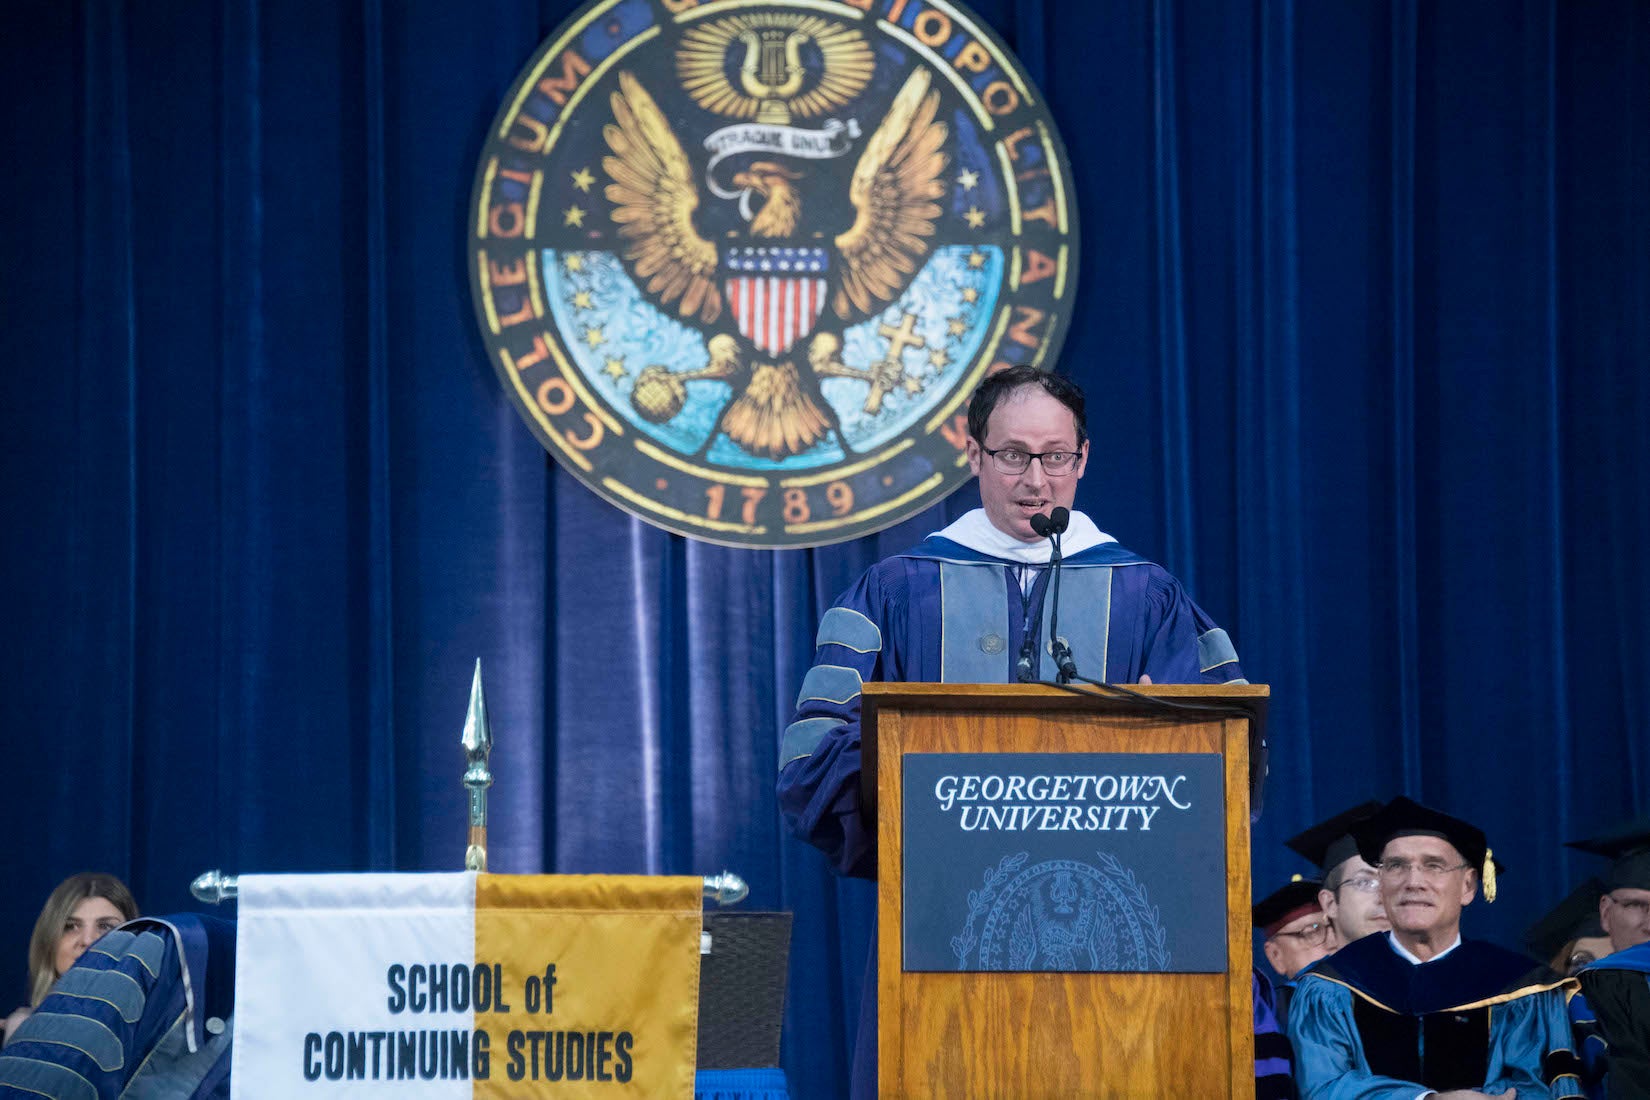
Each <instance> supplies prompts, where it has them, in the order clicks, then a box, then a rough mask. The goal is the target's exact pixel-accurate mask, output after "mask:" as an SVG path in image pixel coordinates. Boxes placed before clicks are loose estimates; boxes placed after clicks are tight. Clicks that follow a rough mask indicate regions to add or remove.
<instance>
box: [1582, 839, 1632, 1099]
mask: <svg viewBox="0 0 1650 1100" xmlns="http://www.w3.org/2000/svg"><path fill="white" fill-rule="evenodd" d="M1569 847H1571V848H1579V849H1580V850H1581V851H1584V852H1592V853H1593V854H1595V855H1601V856H1607V857H1609V858H1610V859H1612V860H1613V861H1614V862H1612V863H1611V865H1610V869H1609V871H1607V872H1605V874H1604V878H1603V882H1602V886H1601V892H1600V897H1599V901H1598V919H1599V924H1600V926H1601V927H1602V928H1603V930H1604V932H1605V934H1606V935H1607V936H1609V937H1610V948H1611V953H1610V954H1608V955H1605V956H1604V957H1603V958H1601V959H1598V960H1597V961H1596V962H1593V963H1590V964H1588V965H1587V966H1585V967H1583V968H1582V969H1581V971H1580V972H1579V974H1578V975H1577V976H1578V977H1579V978H1580V979H1581V991H1582V994H1583V996H1580V997H1576V998H1574V999H1573V1000H1572V1001H1571V1002H1570V1013H1571V1018H1572V1019H1573V1020H1574V1021H1575V1022H1576V1028H1577V1034H1578V1035H1585V1034H1586V1033H1587V1029H1588V1027H1589V1026H1591V1027H1593V1028H1595V1029H1596V1032H1597V1036H1598V1038H1599V1039H1600V1040H1602V1045H1603V1048H1604V1058H1603V1061H1602V1064H1600V1062H1599V1061H1598V1060H1597V1059H1594V1058H1590V1057H1589V1058H1588V1059H1587V1062H1588V1065H1587V1069H1588V1073H1589V1075H1590V1076H1602V1077H1603V1084H1604V1089H1603V1092H1602V1095H1604V1096H1608V1097H1610V1098H1611V1100H1615V1098H1616V1097H1622V1096H1630V1097H1631V1096H1636V1097H1650V820H1643V821H1637V822H1633V823H1631V824H1629V825H1626V826H1623V827H1621V828H1618V829H1615V830H1613V831H1611V832H1609V833H1606V834H1604V835H1603V836H1598V837H1593V838H1592V839H1590V840H1578V841H1573V842H1571V843H1570V845H1569ZM1593 1046H1594V1044H1593V1043H1591V1042H1589V1043H1588V1044H1587V1046H1586V1047H1584V1048H1583V1053H1584V1054H1588V1055H1590V1054H1592V1053H1593V1051H1592V1047H1593Z"/></svg>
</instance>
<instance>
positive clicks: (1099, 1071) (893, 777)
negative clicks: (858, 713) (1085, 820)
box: [862, 683, 1268, 1100]
mask: <svg viewBox="0 0 1650 1100" xmlns="http://www.w3.org/2000/svg"><path fill="white" fill-rule="evenodd" d="M1132 690H1139V691H1141V692H1143V693H1145V694H1149V695H1151V696H1153V697H1156V698H1160V699H1164V700H1173V701H1176V702H1184V703H1194V704H1200V705H1204V706H1209V707H1211V708H1213V709H1212V710H1209V711H1197V710H1179V711H1167V710H1165V709H1163V708H1161V707H1155V706H1152V705H1151V704H1149V703H1144V702H1142V701H1139V700H1133V699H1118V698H1109V697H1104V696H1100V695H1081V696H1080V695H1076V694H1073V693H1071V692H1067V691H1061V690H1058V689H1056V688H1051V687H1043V686H1039V685H1035V684H1012V685H957V684H883V683H868V684H866V685H865V693H864V701H863V717H862V730H863V738H864V754H865V755H864V771H863V778H864V782H865V786H866V790H865V794H866V796H867V799H866V803H867V805H868V806H871V807H872V808H873V812H874V813H875V815H876V817H877V867H878V887H877V919H878V926H877V927H878V931H877V937H878V938H877V949H878V965H877V996H878V1003H879V1008H878V1020H877V1051H878V1069H877V1074H878V1095H880V1096H883V1097H912V1098H915V1097H968V1098H984V1097H1003V1098H1013V1100H1030V1098H1033V1097H1062V1098H1066V1097H1079V1096H1083V1097H1088V1096H1117V1097H1159V1096H1165V1097H1166V1096H1183V1097H1197V1098H1199V1100H1212V1098H1215V1097H1252V1096H1253V1095H1254V1031H1253V1027H1254V1022H1253V999H1252V991H1251V976H1250V971H1251V962H1250V960H1251V952H1252V949H1251V943H1250V917H1249V906H1250V883H1249V813H1250V801H1251V800H1250V791H1251V774H1250V758H1251V753H1250V746H1251V738H1252V737H1254V738H1255V741H1254V743H1256V744H1259V743H1261V742H1260V741H1259V739H1258V734H1259V728H1260V725H1261V723H1262V721H1263V720H1264V711H1265V706H1266V700H1267V695H1268V689H1267V688H1265V687H1264V686H1254V685H1227V686H1221V687H1209V686H1194V685H1184V686H1170V685H1159V686H1150V687H1145V688H1140V689H1132ZM1007 752H1013V753H1028V752H1035V753H1202V754H1218V755H1219V756H1220V757H1221V758H1222V763H1223V766H1224V775H1225V784H1224V794H1225V798H1224V802H1225V814H1224V818H1225V853H1226V920H1225V934H1226V944H1225V958H1226V963H1227V965H1226V971H1225V973H1105V972H1066V973H1052V972H1007V971H992V972H962V971H957V972H921V973H919V972H907V971H906V970H905V969H904V965H903V957H902V955H903V950H904V944H903V939H902V931H903V928H904V919H905V913H904V910H903V906H904V889H903V886H904V870H905V867H904V862H903V853H902V822H903V820H904V817H903V802H902V770H903V757H904V755H905V754H906V753H1007Z"/></svg>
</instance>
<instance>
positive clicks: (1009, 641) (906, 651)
mask: <svg viewBox="0 0 1650 1100" xmlns="http://www.w3.org/2000/svg"><path fill="white" fill-rule="evenodd" d="M1026 569H1030V570H1032V571H1033V572H1034V573H1035V580H1034V581H1033V582H1032V583H1031V584H1029V586H1027V585H1023V584H1022V571H1023V570H1026ZM1048 588H1049V569H1048V567H1047V566H1024V565H1022V564H1021V563H1018V562H1014V561H1009V560H1007V559H1003V558H997V557H993V556H991V555H988V554H984V553H981V552H980V551H978V550H974V549H970V548H969V547H966V546H963V545H961V544H960V543H957V542H953V541H951V540H950V539H948V538H944V537H942V536H940V535H930V536H929V537H928V538H927V539H924V540H923V541H922V543H920V544H919V545H918V546H917V547H916V548H915V549H913V550H910V551H907V552H906V553H904V554H899V555H896V556H895V557H891V558H887V559H885V560H883V561H881V562H879V563H877V564H876V565H874V566H872V567H871V568H870V569H869V570H867V571H866V573H865V574H864V575H863V576H861V577H860V579H859V580H858V581H857V582H856V583H855V584H854V585H853V587H851V588H850V589H848V591H846V592H844V593H843V594H842V595H841V596H839V597H838V598H837V601H836V603H835V604H834V605H833V606H832V607H831V608H830V610H828V611H826V612H825V614H824V616H823V617H822V618H821V619H820V623H819V634H818V639H817V646H818V648H817V650H816V651H815V655H814V664H813V667H812V668H811V669H809V670H808V674H807V676H806V677H805V678H804V679H803V681H802V688H801V690H800V691H799V692H798V693H797V700H796V712H795V715H794V717H793V718H792V721H791V723H790V725H789V726H788V727H786V730H785V733H784V737H783V740H782V742H781V744H780V754H779V761H780V771H779V785H778V796H779V807H780V812H781V813H782V814H783V815H784V817H785V820H786V823H787V824H788V825H789V827H790V830H791V832H793V833H794V834H795V835H797V836H798V837H801V838H802V839H804V840H806V841H808V843H810V844H812V845H814V846H815V847H817V848H819V849H820V850H822V851H823V852H824V853H825V855H826V857H827V858H828V859H829V860H830V862H831V866H832V867H833V868H834V869H835V870H836V871H837V872H838V873H840V874H844V875H856V876H860V877H864V878H874V877H875V876H876V836H875V834H874V832H873V831H872V830H870V829H869V828H867V825H866V821H865V817H864V814H863V812H862V808H861V804H860V790H859V776H860V727H859V714H860V689H861V687H862V686H863V685H864V684H865V682H866V681H869V680H881V681H894V682H905V683H949V684H980V683H984V684H1003V683H1010V682H1012V681H1014V680H1015V679H1016V677H1015V675H1014V668H1015V663H1016V661H1017V660H1018V659H1019V657H1020V654H1021V646H1022V642H1023V640H1024V639H1025V638H1026V637H1027V636H1028V635H1029V636H1030V637H1033V638H1035V639H1037V645H1036V646H1035V647H1034V650H1033V662H1034V666H1035V678H1037V679H1050V678H1052V676H1053V672H1054V669H1053V660H1052V658H1050V657H1049V655H1048V620H1047V615H1046V613H1045V606H1044V605H1045V603H1046V602H1047V601H1046V597H1047V593H1048ZM1058 629H1059V633H1060V636H1061V637H1062V638H1064V639H1066V641H1067V642H1068V643H1069V644H1070V646H1071V651H1072V656H1073V659H1074V661H1075V663H1076V665H1077V670H1078V672H1080V673H1081V674H1082V675H1084V676H1087V677H1090V678H1092V679H1095V680H1101V681H1104V682H1108V683H1129V684H1132V683H1137V682H1139V680H1140V677H1141V676H1142V674H1145V675H1149V676H1150V677H1151V678H1152V682H1153V683H1158V684H1226V683H1241V682H1243V671H1242V669H1241V668H1239V666H1238V660H1237V652H1236V651H1235V650H1234V649H1233V647H1232V643H1231V641H1230V639H1229V638H1228V637H1227V635H1226V632H1225V631H1224V630H1222V629H1221V628H1220V627H1218V626H1216V625H1215V623H1214V622H1213V621H1212V620H1211V619H1210V618H1209V616H1208V615H1206V614H1205V613H1204V612H1203V610H1202V609H1201V608H1200V607H1198V606H1197V604H1195V603H1193V602H1192V599H1191V597H1190V596H1188V595H1187V594H1186V591H1185V589H1183V588H1182V587H1181V586H1180V582H1179V581H1177V580H1175V579H1174V577H1172V576H1170V575H1169V574H1168V572H1166V571H1165V570H1164V569H1163V568H1161V567H1160V566H1157V565H1154V564H1152V563H1151V562H1149V561H1146V560H1145V559H1143V558H1141V557H1139V556H1137V555H1135V554H1133V553H1131V552H1129V551H1127V550H1125V549H1123V548H1122V547H1120V546H1118V545H1117V544H1116V543H1114V542H1107V543H1102V544H1100V545H1098V546H1093V547H1090V548H1088V549H1085V550H1083V551H1081V552H1080V553H1075V554H1072V555H1071V556H1070V557H1068V558H1066V559H1065V564H1064V567H1063V570H1062V576H1061V579H1060V607H1059V624H1058ZM875 942H876V941H875V938H874V937H873V939H872V944H873V945H874V944H875ZM869 966H870V973H869V977H868V979H867V981H866V983H865V996H864V1001H863V1003H862V1006H861V1013H860V1028H859V1039H858V1042H857V1044H856V1048H855V1059H854V1081H853V1085H854V1091H853V1095H854V1096H856V1097H859V1096H873V1095H875V1092H876V1067H875V1061H874V1054H875V1050H876V973H875V972H876V959H875V947H874V946H873V949H872V958H871V960H870V963H869Z"/></svg>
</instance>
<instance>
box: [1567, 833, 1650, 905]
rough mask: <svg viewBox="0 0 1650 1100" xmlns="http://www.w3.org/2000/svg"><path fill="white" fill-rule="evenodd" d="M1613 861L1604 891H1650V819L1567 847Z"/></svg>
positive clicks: (1607, 873) (1578, 841) (1606, 875)
mask: <svg viewBox="0 0 1650 1100" xmlns="http://www.w3.org/2000/svg"><path fill="white" fill-rule="evenodd" d="M1565 847H1568V848H1574V849H1576V850H1577V851H1581V852H1591V853H1592V854H1593V855H1596V856H1604V857H1605V858H1606V859H1609V860H1612V861H1613V862H1612V864H1611V866H1610V870H1609V871H1607V872H1605V874H1604V876H1603V877H1604V889H1605V890H1620V889H1623V888H1632V889H1638V890H1650V818H1646V817H1641V818H1639V819H1638V820H1637V821H1629V822H1627V823H1626V824H1625V825H1618V826H1616V827H1615V828H1614V829H1611V830H1610V831H1609V832H1607V833H1601V834H1600V835H1598V836H1595V837H1589V838H1588V839H1586V840H1572V841H1570V843H1569V844H1567V845H1565Z"/></svg>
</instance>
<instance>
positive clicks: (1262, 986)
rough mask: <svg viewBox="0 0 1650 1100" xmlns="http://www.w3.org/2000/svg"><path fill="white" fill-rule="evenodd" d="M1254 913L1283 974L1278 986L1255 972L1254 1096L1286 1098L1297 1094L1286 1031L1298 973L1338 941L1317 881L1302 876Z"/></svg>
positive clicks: (1274, 966)
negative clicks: (1319, 902)
mask: <svg viewBox="0 0 1650 1100" xmlns="http://www.w3.org/2000/svg"><path fill="white" fill-rule="evenodd" d="M1250 915H1251V916H1252V917H1253V918H1254V923H1255V928H1256V929H1257V930H1259V932H1260V933H1261V935H1262V936H1264V937H1265V940H1264V942H1263V943H1262V944H1261V950H1262V951H1263V952H1264V953H1265V954H1266V961H1267V962H1268V963H1270V964H1271V965H1272V969H1273V970H1275V971H1277V972H1278V974H1279V976H1280V977H1282V978H1283V981H1282V982H1281V983H1280V984H1278V985H1277V987H1276V988H1275V989H1274V987H1273V985H1272V983H1270V982H1268V981H1267V980H1266V978H1265V976H1264V975H1262V974H1261V972H1260V971H1259V970H1256V971H1255V1097H1256V1100H1285V1098H1288V1097H1293V1096H1294V1095H1295V1079H1294V1073H1295V1059H1294V1052H1293V1051H1291V1050H1290V1049H1289V1040H1288V1039H1287V1038H1285V1037H1284V1034H1283V1028H1284V1020H1285V1017H1286V1015H1287V1014H1288V1011H1289V998H1290V996H1291V995H1292V994H1293V993H1294V991H1295V986H1294V981H1295V975H1296V974H1299V973H1300V972H1301V971H1302V970H1304V969H1305V968H1306V967H1308V966H1310V965H1311V964H1312V963H1315V962H1317V961H1318V960H1319V959H1321V958H1323V957H1324V956H1325V955H1327V954H1329V953H1330V952H1331V951H1334V950H1335V948H1336V947H1337V946H1339V944H1338V943H1337V941H1336V939H1335V930H1334V929H1333V928H1331V927H1329V920H1328V918H1327V917H1325V916H1324V915H1323V907H1322V906H1320V905H1319V904H1318V883H1317V882H1315V881H1313V880H1311V879H1303V878H1301V876H1299V875H1296V876H1295V877H1294V879H1293V880H1292V881H1290V882H1287V883H1285V884H1284V885H1283V886H1282V887H1280V888H1279V889H1277V890H1274V891H1272V892H1271V893H1270V894H1268V895H1266V896H1265V897H1264V898H1262V899H1260V900H1259V901H1257V902H1255V905H1254V908H1253V909H1251V910H1250Z"/></svg>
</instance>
